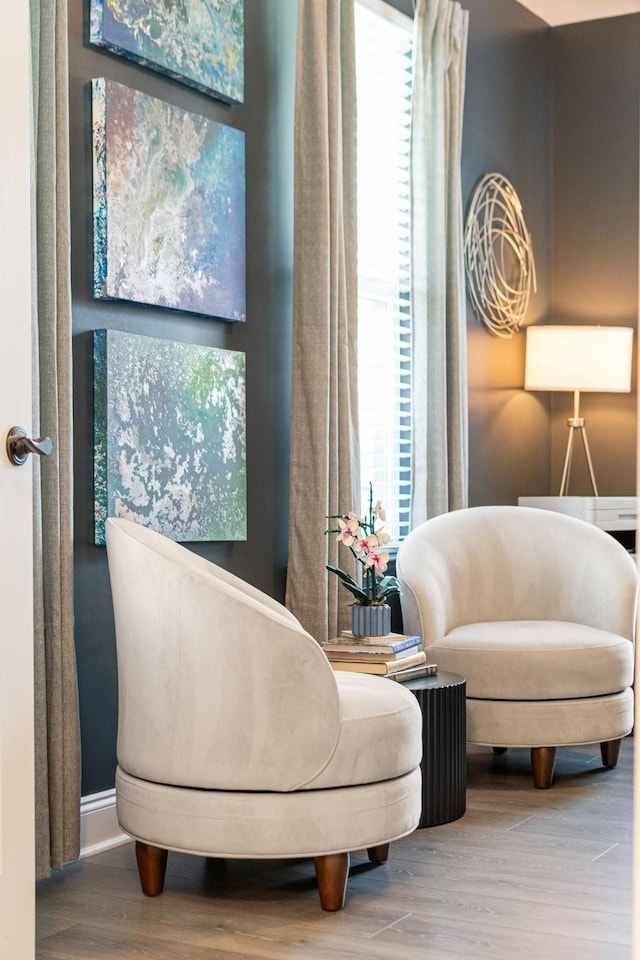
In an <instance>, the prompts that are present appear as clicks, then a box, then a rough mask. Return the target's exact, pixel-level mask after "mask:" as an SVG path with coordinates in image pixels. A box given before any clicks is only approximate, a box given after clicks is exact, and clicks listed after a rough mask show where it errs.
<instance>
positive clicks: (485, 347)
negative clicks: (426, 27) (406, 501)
mask: <svg viewBox="0 0 640 960" xmlns="http://www.w3.org/2000/svg"><path fill="white" fill-rule="evenodd" d="M463 6H464V7H465V8H466V9H468V10H469V14H470V23H469V48H468V56H467V83H466V98H465V111H464V129H463V141H462V189H463V200H464V203H465V208H466V207H467V206H468V202H469V197H470V195H471V192H472V190H473V187H474V185H475V184H476V182H477V181H478V180H479V179H480V177H481V176H483V175H484V174H485V173H489V172H491V171H495V172H498V173H502V174H504V175H505V176H507V177H508V178H509V180H511V182H512V183H513V185H514V186H515V188H516V190H517V192H518V195H519V197H520V200H521V202H522V206H523V211H524V216H525V219H526V222H527V226H528V228H529V231H530V232H531V234H532V237H533V246H534V254H535V261H536V271H537V277H538V292H537V294H535V295H534V296H532V299H531V302H530V305H529V310H528V313H527V317H526V322H527V323H533V322H549V321H550V317H551V228H552V216H551V118H550V112H549V104H550V98H551V62H550V34H551V30H550V28H549V27H548V26H546V25H545V24H544V23H543V22H542V20H540V19H538V17H535V16H534V15H533V14H532V13H531V12H530V11H528V10H526V9H525V8H524V7H521V6H520V4H518V3H514V2H513V0H465V2H464V3H463ZM524 343H525V337H524V333H518V334H516V335H514V336H513V337H512V338H511V339H502V338H499V337H496V336H494V335H492V334H490V333H488V332H487V331H486V329H485V328H484V327H483V326H482V325H481V324H480V322H479V321H478V320H477V319H476V317H475V315H474V314H473V312H472V310H471V307H470V305H469V306H468V351H469V361H468V369H469V500H470V503H471V505H472V506H473V505H477V504H488V503H516V502H517V498H518V496H527V495H530V494H534V493H547V492H548V485H549V475H550V462H549V410H548V400H547V402H546V404H545V403H543V404H541V403H540V402H539V400H537V399H536V398H534V397H533V395H531V394H527V393H525V392H524V390H523V389H522V385H523V382H524Z"/></svg>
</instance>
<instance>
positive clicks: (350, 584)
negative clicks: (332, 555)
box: [327, 563, 369, 604]
mask: <svg viewBox="0 0 640 960" xmlns="http://www.w3.org/2000/svg"><path fill="white" fill-rule="evenodd" d="M327 570H329V571H330V572H331V573H335V575H336V576H337V577H338V579H339V580H340V582H341V583H342V584H343V586H345V587H346V588H347V590H349V591H350V592H351V593H352V594H353V595H354V597H355V598H356V600H358V601H359V602H360V603H365V604H368V603H369V597H368V596H367V594H366V593H365V592H364V590H362V589H361V588H360V587H359V586H358V584H357V583H356V582H355V580H354V579H353V577H351V576H349V574H348V573H345V572H344V570H341V569H340V567H334V566H332V565H331V564H330V563H328V564H327Z"/></svg>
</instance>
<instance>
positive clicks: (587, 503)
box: [518, 497, 638, 533]
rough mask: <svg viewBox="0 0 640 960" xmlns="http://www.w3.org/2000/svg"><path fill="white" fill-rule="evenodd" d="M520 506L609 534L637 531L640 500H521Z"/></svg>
mask: <svg viewBox="0 0 640 960" xmlns="http://www.w3.org/2000/svg"><path fill="white" fill-rule="evenodd" d="M518 506H520V507H538V508H539V509H541V510H554V511H555V512H556V513H565V514H567V515H568V516H570V517H577V518H578V519H579V520H586V522H587V523H592V524H593V525H594V526H596V527H600V528H601V529H602V530H607V531H608V532H609V533H615V532H618V531H621V530H635V529H636V527H637V514H638V498H637V497H518Z"/></svg>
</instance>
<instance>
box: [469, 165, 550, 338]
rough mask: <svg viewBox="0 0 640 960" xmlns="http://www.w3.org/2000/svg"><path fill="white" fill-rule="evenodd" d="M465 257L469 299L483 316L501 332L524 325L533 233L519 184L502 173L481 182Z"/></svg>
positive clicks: (531, 286) (532, 282)
mask: <svg viewBox="0 0 640 960" xmlns="http://www.w3.org/2000/svg"><path fill="white" fill-rule="evenodd" d="M464 257H465V266H466V274H467V290H468V293H469V299H470V300H471V304H472V306H473V309H474V311H475V313H476V315H477V317H478V319H479V320H480V321H481V322H482V323H483V324H484V325H485V327H487V329H488V330H489V331H490V332H491V333H494V334H496V335H497V336H498V337H505V338H508V337H512V336H513V334H514V333H517V332H518V330H519V329H520V324H521V323H522V320H523V319H524V315H525V313H526V310H527V307H528V305H529V298H530V296H531V291H532V290H533V291H534V292H535V291H536V289H537V288H536V267H535V262H534V259H533V246H532V243H531V235H530V233H529V231H528V230H527V225H526V223H525V219H524V215H523V213H522V204H521V203H520V199H519V197H518V194H517V193H516V190H515V187H514V186H513V184H511V183H510V182H509V180H507V178H506V177H504V176H502V174H500V173H487V174H485V175H484V177H482V179H481V180H480V181H479V182H478V184H477V186H476V188H475V190H474V193H473V196H472V198H471V203H470V205H469V211H468V213H467V222H466V226H465V233H464Z"/></svg>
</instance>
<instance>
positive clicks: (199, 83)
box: [89, 0, 244, 103]
mask: <svg viewBox="0 0 640 960" xmlns="http://www.w3.org/2000/svg"><path fill="white" fill-rule="evenodd" d="M89 39H90V41H91V43H93V44H95V45H96V46H99V47H104V48H106V49H107V50H110V51H111V52H112V53H117V54H120V56H123V57H127V58H128V59H130V60H135V61H136V62H137V63H141V64H143V65H144V66H145V67H150V68H151V69H152V70H158V71H160V73H164V74H165V75H166V76H169V77H171V78H172V79H174V80H178V81H181V82H182V83H187V84H189V86H192V87H195V88H196V89H197V90H201V91H202V92H203V93H209V94H211V95H212V96H214V97H217V98H218V99H219V100H224V101H226V102H227V103H232V102H236V103H242V100H243V93H244V3H243V0H90V24H89Z"/></svg>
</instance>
